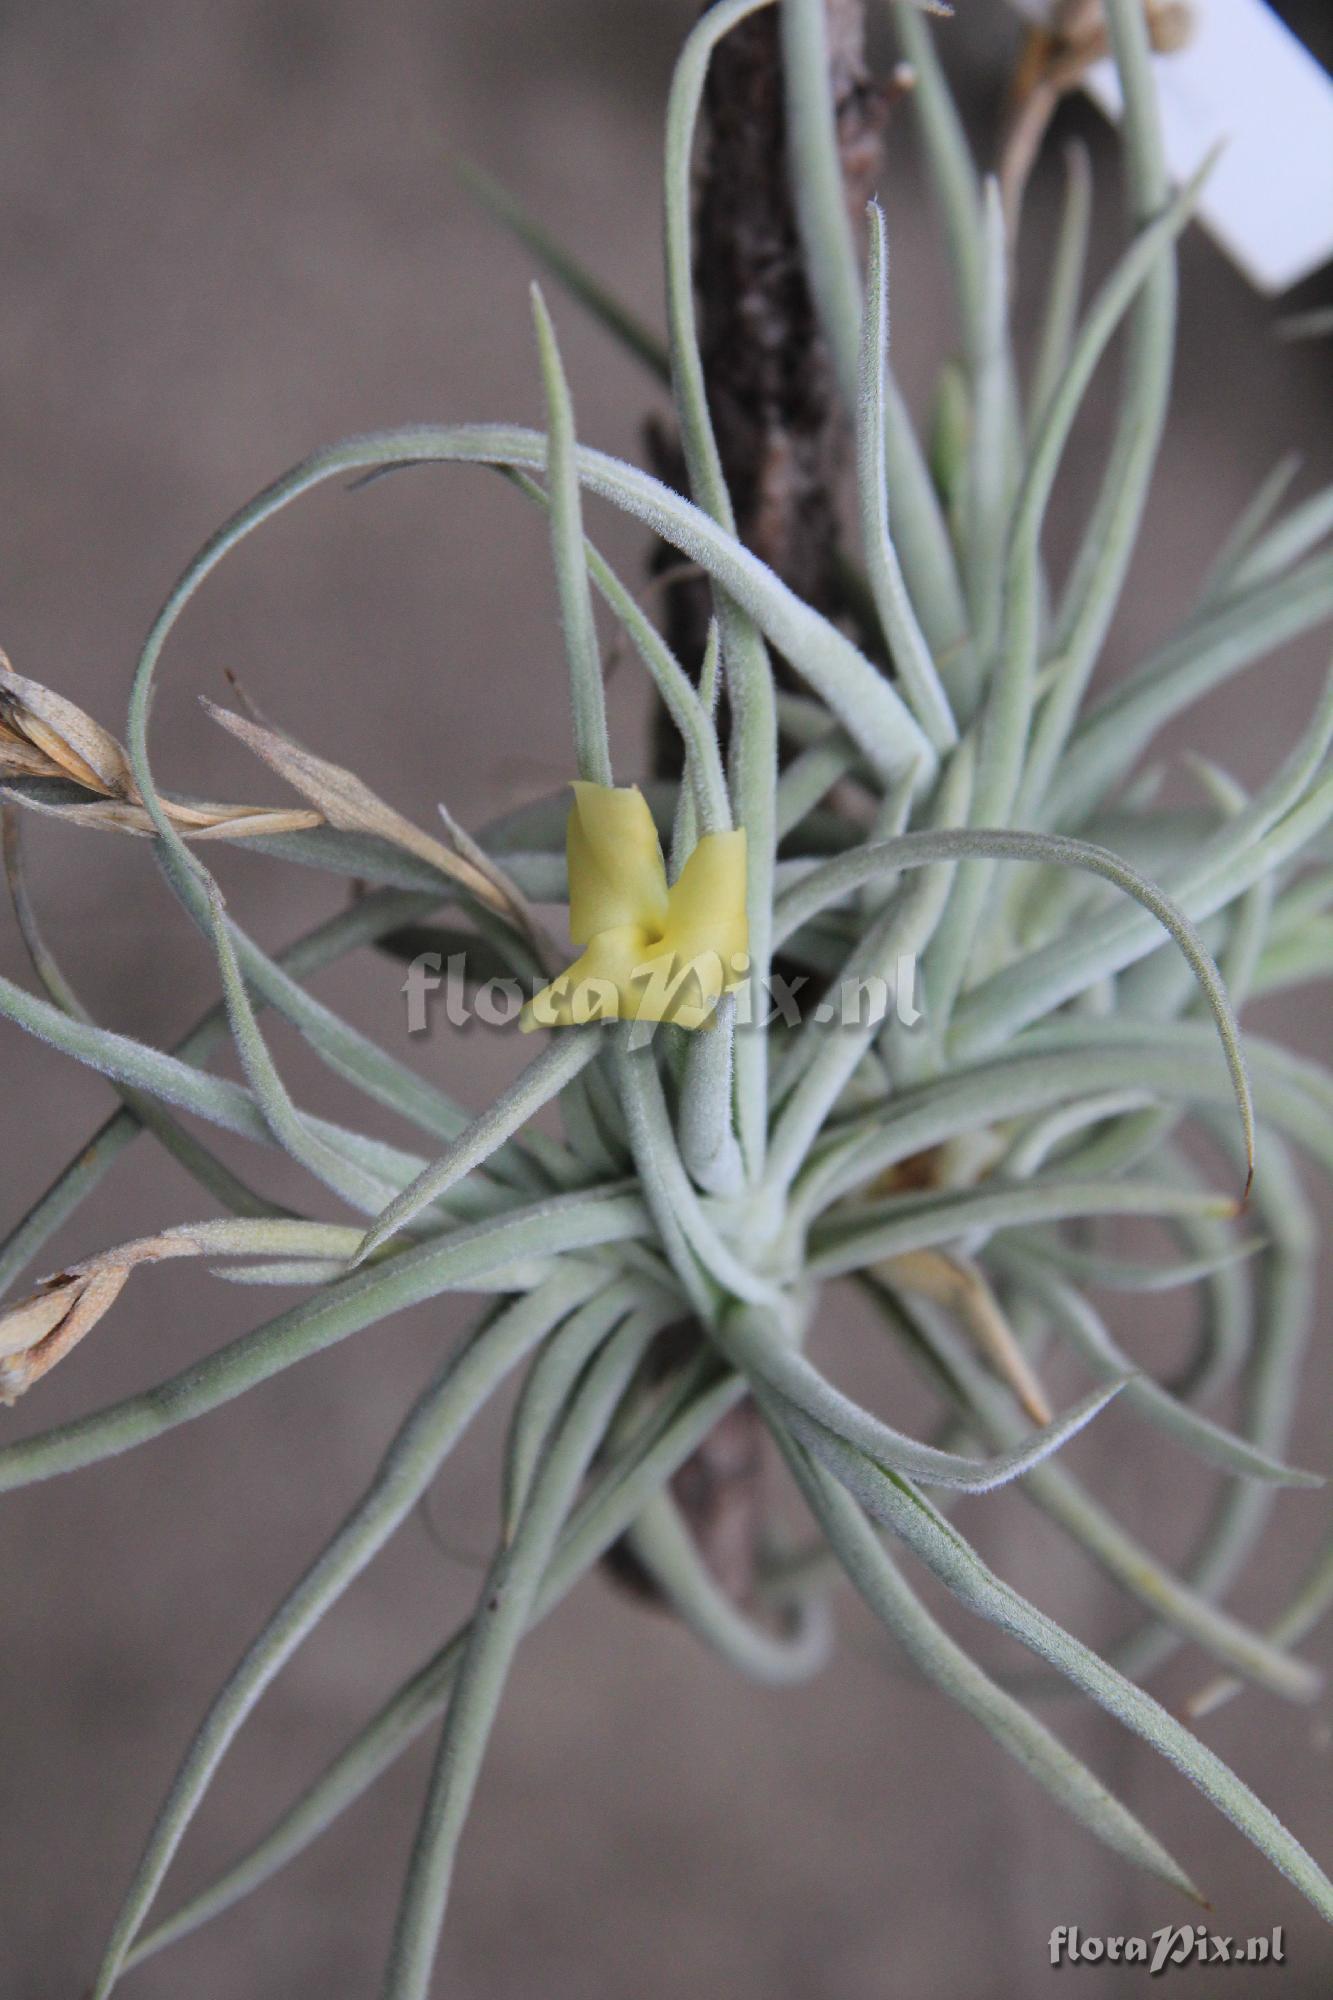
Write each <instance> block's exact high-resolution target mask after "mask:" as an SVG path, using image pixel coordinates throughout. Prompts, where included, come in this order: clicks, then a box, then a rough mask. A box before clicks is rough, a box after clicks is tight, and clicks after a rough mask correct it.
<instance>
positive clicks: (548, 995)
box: [519, 924, 657, 1034]
mask: <svg viewBox="0 0 1333 2000" xmlns="http://www.w3.org/2000/svg"><path fill="white" fill-rule="evenodd" d="M656 949H657V940H656V939H655V938H653V937H651V936H650V935H649V933H648V932H647V931H646V930H644V929H643V928H642V926H641V925H638V924H621V925H618V926H617V927H616V928H614V929H612V930H605V931H599V932H598V934H597V936H596V937H595V938H594V939H593V940H592V942H591V943H590V944H589V946H588V948H587V950H586V951H584V952H583V953H582V954H581V955H580V956H579V957H578V958H576V959H575V961H574V963H573V964H572V965H571V966H570V967H569V968H568V970H567V971H565V972H562V973H561V974H560V975H559V977H558V978H556V979H553V980H552V981H551V983H550V985H549V986H544V987H543V988H542V990H541V992H540V993H538V994H535V995H534V997H533V998H532V999H531V1000H530V1001H529V1002H528V1004H527V1006H526V1007H525V1008H524V1009H523V1012H522V1015H521V1016H520V1018H519V1026H520V1027H521V1028H522V1030H523V1032H524V1033H525V1034H531V1032H532V1030H533V1029H534V1028H574V1027H582V1026H583V1025H584V1024H585V1023H586V1022H588V1021H632V1020H634V1019H635V1018H636V1016H635V1004H636V988H635V985H634V975H635V972H636V971H637V969H638V968H639V967H640V966H642V965H643V964H644V963H645V961H646V960H647V959H649V957H650V956H651V954H652V953H653V952H654V951H655V950H656Z"/></svg>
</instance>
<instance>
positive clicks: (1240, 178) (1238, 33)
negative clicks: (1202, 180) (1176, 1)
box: [1013, 0, 1333, 292]
mask: <svg viewBox="0 0 1333 2000" xmlns="http://www.w3.org/2000/svg"><path fill="white" fill-rule="evenodd" d="M1013 4H1014V5H1015V6H1016V7H1017V8H1018V10H1019V12H1020V13H1022V14H1025V15H1027V16H1028V18H1029V19H1030V20H1034V21H1045V20H1047V19H1048V18H1049V16H1050V12H1051V8H1050V4H1049V0H1013ZM1190 13H1191V15H1192V17H1193V23H1194V26H1193V33H1192V35H1191V37H1190V40H1189V42H1188V43H1187V45H1186V46H1185V47H1184V48H1183V49H1180V50H1178V51H1176V52H1175V53H1173V54H1171V55H1159V56H1155V57H1154V58H1153V68H1154V70H1155V72H1156V76H1157V86H1158V92H1159V101H1160V104H1161V115H1162V137H1163V143H1164V147H1165V152H1166V160H1167V166H1168V168H1169V170H1170V173H1171V177H1172V179H1173V180H1174V181H1175V182H1176V183H1177V185H1179V184H1180V183H1181V182H1183V181H1186V180H1188V179H1189V177H1190V175H1191V174H1192V173H1193V172H1194V170H1195V169H1196V168H1197V167H1198V166H1199V165H1200V163H1201V162H1202V160H1203V158H1204V156H1205V154H1206V153H1207V152H1208V151H1209V150H1210V148H1212V147H1213V146H1215V145H1217V143H1218V142H1219V140H1220V141H1223V142H1225V149H1224V151H1223V153H1222V155H1221V157H1220V159H1219V160H1218V161H1217V163H1216V165H1215V166H1214V168H1213V170H1212V173H1211V174H1210V176H1209V178H1208V182H1207V185H1206V186H1205V188H1204V191H1203V195H1202V198H1201V200H1200V203H1199V219H1200V221H1201V222H1203V224H1204V225H1205V227H1206V228H1207V229H1208V230H1209V231H1210V232H1211V234H1212V235H1213V236H1215V237H1216V239H1217V241H1218V242H1219V243H1220V244H1221V246H1222V248H1223V249H1224V250H1225V251H1226V252H1227V254H1228V256H1230V257H1231V259H1232V260H1233V262H1234V263H1236V264H1237V265H1239V267H1240V269H1241V270H1242V271H1243V272H1244V273H1245V275H1246V277H1247V278H1249V280H1250V282H1251V283H1252V284H1253V285H1255V286H1256V287H1257V288H1258V289H1259V290H1260V291H1261V292H1282V291H1285V290H1286V289H1287V287H1288V286H1289V285H1294V284H1296V283H1298V282H1299V280H1300V279H1302V278H1306V277H1308V276H1309V275H1310V273H1311V272H1312V271H1317V270H1318V269H1319V267H1320V265H1321V264H1324V263H1326V262H1327V261H1328V260H1329V259H1330V258H1333V78H1330V77H1329V75H1328V73H1327V71H1325V70H1324V69H1323V68H1322V67H1321V66H1320V64H1319V63H1317V62H1316V61H1315V59H1314V57H1313V56H1312V55H1311V54H1310V52H1309V50H1308V49H1307V48H1305V47H1304V45H1303V44H1302V43H1301V42H1300V41H1298V40H1297V38H1296V36H1295V35H1293V34H1292V33H1291V31H1290V29H1288V28H1287V27H1285V26H1284V25H1283V23H1282V22H1281V21H1279V19H1278V18H1277V15H1276V14H1274V13H1273V11H1272V9H1271V8H1270V7H1268V6H1266V5H1265V4H1264V0H1190ZM1083 87H1084V89H1085V90H1086V91H1087V92H1088V94H1089V95H1090V96H1091V97H1092V98H1093V99H1094V100H1095V102H1096V103H1097V104H1098V105H1100V107H1101V109H1102V110H1103V111H1104V112H1105V113H1106V114H1107V116H1108V117H1109V118H1113V119H1118V118H1119V116H1120V112H1121V109H1122V106H1123V102H1124V100H1123V98H1122V96H1121V92H1120V82H1119V79H1118V77H1117V76H1116V72H1115V65H1114V63H1112V62H1111V61H1110V60H1109V59H1108V60H1105V61H1101V62H1096V63H1094V64H1092V66H1091V67H1090V68H1089V70H1088V73H1087V75H1086V77H1085V78H1084V79H1083Z"/></svg>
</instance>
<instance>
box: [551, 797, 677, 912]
mask: <svg viewBox="0 0 1333 2000" xmlns="http://www.w3.org/2000/svg"><path fill="white" fill-rule="evenodd" d="M566 853H567V857H568V863H569V934H570V936H571V937H572V938H573V940H574V942H575V944H576V945H586V944H589V943H590V942H591V941H592V939H593V938H595V937H596V936H597V934H598V932H599V931H611V930H622V929H624V928H625V927H626V926H629V925H636V926H638V927H639V928H640V929H642V930H645V931H647V932H649V933H650V934H651V935H652V936H654V937H660V936H661V935H662V929H663V926H664V924H665V922H666V914H667V880H666V867H665V864H664V863H663V860H662V849H661V846H660V844H659V842H658V838H657V828H656V827H655V826H654V825H653V816H652V814H651V813H650V812H649V810H648V801H647V800H646V799H645V798H644V796H643V793H642V792H641V791H640V790H639V788H638V786H637V785H625V786H618V785H592V784H588V783H586V782H582V781H580V782H578V783H576V784H575V786H574V805H573V809H572V811H571V812H570V815H569V833H568V837H567V841H566Z"/></svg>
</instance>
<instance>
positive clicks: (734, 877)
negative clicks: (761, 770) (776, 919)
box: [666, 830, 750, 991]
mask: <svg viewBox="0 0 1333 2000" xmlns="http://www.w3.org/2000/svg"><path fill="white" fill-rule="evenodd" d="M749 935H750V934H749V926H748V924H747V921H746V915H745V833H744V831H743V830H740V831H737V832H735V833H706V834H705V835H704V836H703V838H702V840H700V841H699V842H698V844H697V845H696V847H695V849H694V852H693V853H692V854H691V855H690V858H689V860H688V861H687V862H686V863H685V866H684V867H683V868H682V869H681V871H680V875H679V877H678V879H677V881H676V883H675V885H674V887H673V888H672V890H671V893H670V895H669V897H668V899H667V921H666V939H667V942H668V943H670V944H671V945H673V946H674V948H675V949H676V950H677V951H678V952H680V953H681V954H682V956H684V957H686V958H693V957H695V956H696V955H697V954H698V953H700V952H705V951H712V952H716V953H717V955H718V956H719V958H720V959H721V960H722V963H723V966H724V967H725V968H726V979H725V983H724V987H723V991H726V990H728V989H729V988H730V987H732V986H734V985H735V984H736V982H737V979H738V978H739V977H740V976H741V973H742V972H744V971H745V970H746V968H745V967H743V966H742V967H739V968H737V967H735V966H734V964H733V961H734V960H736V959H738V958H742V957H744V956H745V954H746V952H747V951H748V948H749Z"/></svg>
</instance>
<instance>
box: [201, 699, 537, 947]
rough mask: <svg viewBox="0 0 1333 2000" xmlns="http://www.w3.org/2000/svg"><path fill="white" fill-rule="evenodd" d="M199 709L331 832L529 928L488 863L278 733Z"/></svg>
mask: <svg viewBox="0 0 1333 2000" xmlns="http://www.w3.org/2000/svg"><path fill="white" fill-rule="evenodd" d="M204 707H205V708H206V709H207V710H208V713H209V714H210V715H211V716H212V718H213V720H214V721H215V722H220V723H221V724H222V727H223V728H224V729H227V730H230V732H231V734H232V735H233V736H236V737H239V739H240V741H241V742H242V743H244V744H245V745H246V746H247V747H248V748H249V749H251V750H253V751H254V753H255V755H256V756H257V757H262V758H263V760H264V762H265V763H266V764H267V765H268V766H269V767H270V769H271V770H274V771H276V772H277V773H278V774H279V776H280V777H283V778H285V779H286V780H287V783H288V784H289V785H291V786H292V787H293V789H294V790H296V791H298V792H300V794H301V796H302V797H303V798H307V799H309V800H310V802H311V803H312V805H316V806H318V808H319V810H320V811H321V812H322V813H323V815H324V817H325V819H326V820H327V821H328V823H329V825H330V826H333V827H337V828H338V830H339V831H340V832H342V833H367V834H372V835H373V836H374V837H375V838H376V839H379V840H387V841H389V842H390V843H391V844H392V845H393V846H395V847H401V848H404V849H406V851H407V852H408V853H409V854H413V855H415V856H416V857H417V859H418V860H419V861H424V862H426V863H427V864H428V866H430V867H432V868H437V869H438V870H439V871H440V873H441V874H442V875H447V876H448V877H450V879H451V880H452V881H455V882H458V883H461V885H462V886H463V887H464V888H466V889H467V890H468V891H469V892H470V893H471V894H472V895H474V896H475V897H476V898H477V900H478V901H479V902H482V903H485V904H486V905H487V907H488V908H489V909H492V910H494V911H496V913H497V914H498V915H500V916H503V917H507V918H509V919H510V920H511V921H512V922H517V923H519V924H521V925H522V926H523V928H524V929H525V930H526V929H529V928H530V925H529V922H528V918H527V913H526V909H525V906H524V904H523V901H522V898H521V897H520V896H519V895H518V892H517V891H516V890H515V889H513V888H512V886H510V885H508V884H506V883H505V881H504V878H503V876H501V875H500V872H499V870H498V869H496V868H495V866H494V864H493V863H487V865H486V866H485V867H481V866H478V864H477V862H476V861H474V860H472V859H471V858H470V857H469V855H467V854H459V853H456V852H455V851H454V850H453V849H452V848H448V847H446V846H445V845H444V843H443V841H439V840H435V839H433V838H432V836H431V835H430V834H428V833H423V832H422V831H421V829H420V827H416V826H413V824H412V822H411V820H409V819H405V818H404V817H403V815H402V814H401V813H400V812H396V811H395V810H394V808H393V807H392V806H390V805H386V804H385V802H384V800H383V799H381V798H380V797H379V796H378V794H377V793H375V792H372V791H371V789H370V787H369V785H367V784H365V783H364V782H363V780H362V779H360V778H358V777H357V776H356V774H355V772H353V771H348V770H346V769H344V767H343V766H342V765H341V764H331V763H329V762H328V761H327V760H326V759H325V758H323V757H316V756H315V754H314V752H313V751H310V750H306V749H304V748H303V747H302V745H301V744H299V743H296V742H294V741H293V739H292V738H291V737H290V736H287V735H286V734H285V733H284V732H283V731H282V730H280V729H273V728H269V727H266V726H264V725H263V724H260V723H257V722H252V721H250V720H249V718H248V717H246V716H243V715H236V714H234V713H233V712H232V710H230V709H226V708H220V707H219V706H218V705H217V703H216V702H211V701H205V702H204Z"/></svg>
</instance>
